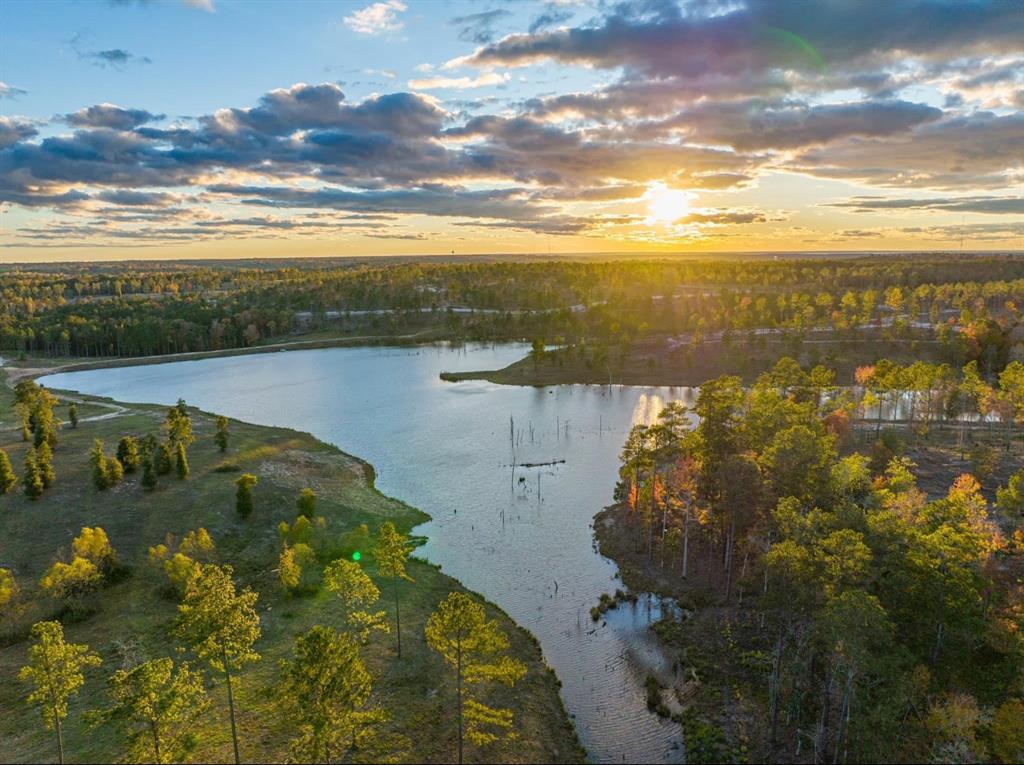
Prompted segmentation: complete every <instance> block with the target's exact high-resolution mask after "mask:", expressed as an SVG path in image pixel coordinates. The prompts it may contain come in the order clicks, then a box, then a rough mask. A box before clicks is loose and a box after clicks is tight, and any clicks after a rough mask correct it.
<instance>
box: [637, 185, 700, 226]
mask: <svg viewBox="0 0 1024 765" xmlns="http://www.w3.org/2000/svg"><path fill="white" fill-rule="evenodd" d="M643 199H644V201H645V202H647V224H648V225H653V224H655V223H661V224H664V225H668V224H670V223H675V222H676V221H678V220H679V219H680V218H685V217H686V215H687V214H688V213H689V212H690V202H691V200H692V199H693V195H692V194H691V193H690V192H688V191H680V190H679V189H670V188H669V187H668V186H666V185H665V184H664V183H654V184H651V185H650V186H648V187H647V191H645V192H644V196H643Z"/></svg>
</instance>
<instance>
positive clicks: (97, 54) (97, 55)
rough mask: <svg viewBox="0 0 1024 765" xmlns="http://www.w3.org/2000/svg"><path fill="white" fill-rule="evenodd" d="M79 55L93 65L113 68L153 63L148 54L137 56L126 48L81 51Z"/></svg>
mask: <svg viewBox="0 0 1024 765" xmlns="http://www.w3.org/2000/svg"><path fill="white" fill-rule="evenodd" d="M78 57H79V58H80V59H82V60H84V61H89V62H91V63H92V64H93V66H99V67H111V68H113V69H124V68H125V67H126V66H128V65H129V64H152V63H153V61H152V59H150V58H149V57H148V56H136V55H135V54H134V53H129V52H128V51H126V50H125V49H124V48H110V49H108V50H94V51H79V53H78Z"/></svg>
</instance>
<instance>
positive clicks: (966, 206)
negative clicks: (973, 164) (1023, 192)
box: [828, 196, 1024, 215]
mask: <svg viewBox="0 0 1024 765" xmlns="http://www.w3.org/2000/svg"><path fill="white" fill-rule="evenodd" d="M828 207H840V208H850V209H852V210H853V211H854V212H864V213H867V212H877V211H879V210H935V211H941V212H962V213H984V214H988V215H1024V197H1002V196H970V197H940V198H937V199H888V198H886V197H863V196H862V197H853V198H852V199H849V200H846V201H845V202H833V203H831V204H829V205H828Z"/></svg>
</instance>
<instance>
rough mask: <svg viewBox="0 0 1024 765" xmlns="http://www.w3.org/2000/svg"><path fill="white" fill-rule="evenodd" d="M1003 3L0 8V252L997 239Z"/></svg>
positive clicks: (1014, 100)
mask: <svg viewBox="0 0 1024 765" xmlns="http://www.w3.org/2000/svg"><path fill="white" fill-rule="evenodd" d="M1022 189H1024V2H1021V1H1020V0H999V1H995V2H985V1H983V0H884V1H883V0H816V1H815V2H813V3H812V2H809V1H808V2H804V1H802V0H635V1H628V0H627V1H626V2H605V1H604V0H583V1H581V2H574V1H573V0H558V1H557V2H528V1H527V0H505V1H504V2H502V1H501V0H465V1H464V2H438V1H436V0H430V1H426V2H424V1H422V0H421V1H419V2H417V0H383V1H382V2H365V0H364V1H362V2H326V1H319V2H302V1H301V0H290V1H289V2H275V1H274V0H260V1H259V2H240V1H238V0H148V1H147V0H95V1H89V0H73V1H69V2H62V1H60V0H39V1H38V2H29V1H28V0H25V1H22V0H0V262H25V261H62V260H114V259H151V258H204V257H209V258H237V257H270V256H274V257H288V256H355V255H374V254H446V253H451V252H454V253H458V254H460V255H464V254H470V253H541V254H543V253H546V252H551V253H582V252H619V251H651V252H654V253H666V252H675V251H679V252H691V251H694V252H696V251H732V252H735V251H748V250H750V251H802V250H811V251H824V250H872V251H883V250H953V251H956V250H960V249H965V250H971V251H973V250H979V249H994V250H1008V249H1013V250H1019V249H1024V194H1022Z"/></svg>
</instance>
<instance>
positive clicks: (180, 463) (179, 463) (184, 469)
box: [174, 441, 188, 481]
mask: <svg viewBox="0 0 1024 765" xmlns="http://www.w3.org/2000/svg"><path fill="white" fill-rule="evenodd" d="M177 448H178V454H177V457H176V458H175V461H174V467H175V470H176V471H177V473H178V479H179V480H181V481H184V480H185V479H186V478H188V455H187V454H185V444H184V443H182V442H181V441H178V447H177Z"/></svg>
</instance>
